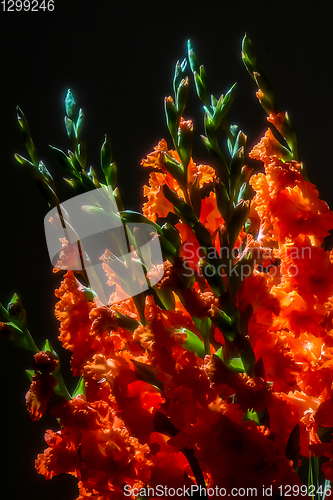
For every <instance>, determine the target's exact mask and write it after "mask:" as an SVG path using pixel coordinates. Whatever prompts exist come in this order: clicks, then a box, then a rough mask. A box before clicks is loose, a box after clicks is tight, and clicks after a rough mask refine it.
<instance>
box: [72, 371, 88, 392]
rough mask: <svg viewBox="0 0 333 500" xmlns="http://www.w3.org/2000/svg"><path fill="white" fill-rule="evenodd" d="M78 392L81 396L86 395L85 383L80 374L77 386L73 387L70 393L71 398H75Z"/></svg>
mask: <svg viewBox="0 0 333 500" xmlns="http://www.w3.org/2000/svg"><path fill="white" fill-rule="evenodd" d="M80 394H83V396H85V395H86V383H85V380H84V376H83V375H81V377H80V378H79V381H78V383H77V386H76V387H75V389H74V392H73V394H72V398H76V397H77V396H79V395H80Z"/></svg>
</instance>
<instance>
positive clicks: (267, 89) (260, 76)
mask: <svg viewBox="0 0 333 500" xmlns="http://www.w3.org/2000/svg"><path fill="white" fill-rule="evenodd" d="M253 76H254V79H255V81H256V84H257V85H258V87H259V88H260V90H261V91H262V92H263V93H264V96H265V100H266V101H267V102H268V103H269V106H270V113H271V112H272V111H273V110H274V108H275V106H274V94H273V89H272V87H271V85H270V83H269V82H268V80H267V78H266V76H265V74H264V73H263V72H262V71H260V72H259V71H255V72H254V73H253Z"/></svg>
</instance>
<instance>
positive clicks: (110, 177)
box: [101, 135, 117, 189]
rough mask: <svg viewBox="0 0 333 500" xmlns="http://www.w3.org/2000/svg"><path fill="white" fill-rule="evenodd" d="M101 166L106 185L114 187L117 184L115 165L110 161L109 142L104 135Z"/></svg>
mask: <svg viewBox="0 0 333 500" xmlns="http://www.w3.org/2000/svg"><path fill="white" fill-rule="evenodd" d="M101 166H102V170H103V173H104V176H105V181H106V183H107V185H108V186H111V187H112V189H115V187H116V184H117V166H116V164H115V163H113V162H112V150H111V142H110V139H109V137H108V136H107V135H105V139H104V143H103V145H102V147H101Z"/></svg>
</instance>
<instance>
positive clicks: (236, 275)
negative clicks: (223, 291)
mask: <svg viewBox="0 0 333 500" xmlns="http://www.w3.org/2000/svg"><path fill="white" fill-rule="evenodd" d="M253 269H254V259H253V257H252V255H251V252H248V253H247V254H246V255H243V256H242V257H241V258H240V259H238V261H237V262H236V264H235V265H234V267H233V269H232V271H231V273H230V276H229V289H230V293H231V294H232V295H233V296H234V297H236V296H237V293H238V292H239V289H240V287H241V286H242V284H243V282H244V280H245V278H249V277H250V276H252V272H253ZM245 270H246V272H244V271H245ZM248 271H249V272H248Z"/></svg>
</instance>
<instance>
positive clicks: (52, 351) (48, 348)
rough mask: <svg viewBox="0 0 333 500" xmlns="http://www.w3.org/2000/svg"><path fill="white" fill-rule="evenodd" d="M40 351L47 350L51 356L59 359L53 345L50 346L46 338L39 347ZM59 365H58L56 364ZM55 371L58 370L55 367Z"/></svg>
mask: <svg viewBox="0 0 333 500" xmlns="http://www.w3.org/2000/svg"><path fill="white" fill-rule="evenodd" d="M41 351H49V352H51V353H52V354H53V356H54V357H55V358H56V359H59V356H58V354H57V353H56V351H55V350H54V349H53V347H52V346H51V344H50V341H49V340H48V339H46V340H45V342H44V345H43V347H42V348H41ZM58 367H59V365H58ZM55 371H58V369H57V368H56V370H55Z"/></svg>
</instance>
